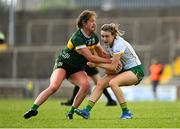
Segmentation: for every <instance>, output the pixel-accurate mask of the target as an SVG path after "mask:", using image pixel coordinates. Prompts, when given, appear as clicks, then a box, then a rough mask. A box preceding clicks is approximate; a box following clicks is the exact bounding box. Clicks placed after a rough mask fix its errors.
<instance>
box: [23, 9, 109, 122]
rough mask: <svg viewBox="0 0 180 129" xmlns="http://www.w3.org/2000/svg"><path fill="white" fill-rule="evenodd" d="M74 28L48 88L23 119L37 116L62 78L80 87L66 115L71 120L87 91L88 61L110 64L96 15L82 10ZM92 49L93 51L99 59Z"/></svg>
mask: <svg viewBox="0 0 180 129" xmlns="http://www.w3.org/2000/svg"><path fill="white" fill-rule="evenodd" d="M77 27H78V30H77V31H76V32H75V33H74V34H73V35H72V37H71V38H70V39H69V41H68V43H67V46H66V48H64V49H63V50H62V51H61V52H60V53H59V55H58V57H57V59H56V61H55V65H54V71H53V72H52V75H51V77H50V84H49V86H48V88H46V89H45V90H44V91H42V92H41V93H40V94H39V96H38V97H37V98H36V100H35V101H34V103H33V105H32V107H31V109H30V110H29V111H27V112H26V113H25V114H24V118H25V119H28V118H30V117H32V116H36V115H37V114H38V111H37V109H38V107H39V106H40V105H41V104H43V103H44V102H45V101H46V100H47V99H48V97H49V96H50V95H52V94H53V93H55V92H56V91H57V90H58V88H59V87H60V86H61V83H62V81H63V80H64V79H65V78H67V79H68V80H69V81H70V82H72V83H73V84H75V85H78V86H79V87H80V90H79V91H78V93H77V95H76V97H75V99H74V102H73V104H72V107H71V109H70V110H69V112H68V114H67V118H68V119H73V114H74V109H76V108H78V106H79V105H80V104H81V103H82V101H83V100H84V98H85V97H86V95H87V93H88V91H89V82H88V77H87V74H86V73H85V71H84V67H85V65H86V64H87V62H88V61H89V62H94V63H111V60H110V59H109V58H106V53H105V52H104V51H103V49H102V47H101V46H100V43H99V39H98V37H97V35H96V33H95V31H96V13H95V12H94V11H89V10H85V11H83V12H82V13H81V14H80V15H79V17H78V18H77ZM91 50H94V51H96V53H97V54H98V56H97V55H94V54H93V53H92V52H91Z"/></svg>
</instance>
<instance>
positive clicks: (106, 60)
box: [76, 47, 111, 63]
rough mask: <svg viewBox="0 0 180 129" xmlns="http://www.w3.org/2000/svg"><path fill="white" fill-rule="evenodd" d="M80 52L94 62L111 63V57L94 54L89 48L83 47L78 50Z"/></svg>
mask: <svg viewBox="0 0 180 129" xmlns="http://www.w3.org/2000/svg"><path fill="white" fill-rule="evenodd" d="M76 51H77V52H78V53H79V54H81V55H83V56H84V57H85V58H86V59H87V60H88V61H89V62H93V63H111V60H110V59H109V58H103V57H99V56H97V55H93V54H92V53H91V51H90V50H89V49H88V48H87V47H84V48H81V49H78V50H76Z"/></svg>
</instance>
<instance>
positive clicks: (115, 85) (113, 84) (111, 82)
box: [109, 80, 119, 88]
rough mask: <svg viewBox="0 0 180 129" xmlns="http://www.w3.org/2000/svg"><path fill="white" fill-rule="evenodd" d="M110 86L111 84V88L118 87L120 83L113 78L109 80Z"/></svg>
mask: <svg viewBox="0 0 180 129" xmlns="http://www.w3.org/2000/svg"><path fill="white" fill-rule="evenodd" d="M109 86H110V87H111V88H117V87H118V86H119V85H118V84H117V83H116V82H115V81H113V80H111V81H110V82H109Z"/></svg>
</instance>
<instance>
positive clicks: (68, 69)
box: [53, 59, 84, 79]
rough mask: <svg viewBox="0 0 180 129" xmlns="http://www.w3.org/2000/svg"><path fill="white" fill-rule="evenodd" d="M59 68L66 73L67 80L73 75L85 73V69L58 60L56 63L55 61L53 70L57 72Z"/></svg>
mask: <svg viewBox="0 0 180 129" xmlns="http://www.w3.org/2000/svg"><path fill="white" fill-rule="evenodd" d="M57 68H62V69H64V70H65V71H66V78H67V79H68V78H69V76H71V75H72V74H74V73H76V72H79V71H84V69H83V68H76V67H74V66H72V65H71V64H68V63H66V62H64V61H63V60H61V59H56V61H55V64H54V68H53V70H55V69H57Z"/></svg>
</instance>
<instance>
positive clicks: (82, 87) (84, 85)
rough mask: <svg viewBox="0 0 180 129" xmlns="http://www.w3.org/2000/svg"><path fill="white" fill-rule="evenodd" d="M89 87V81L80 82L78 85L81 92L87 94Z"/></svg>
mask: <svg viewBox="0 0 180 129" xmlns="http://www.w3.org/2000/svg"><path fill="white" fill-rule="evenodd" d="M89 89H90V86H89V83H87V82H86V83H82V84H81V85H80V90H81V91H82V92H83V93H85V94H87V93H88V92H89Z"/></svg>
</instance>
